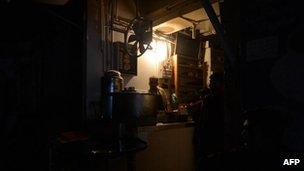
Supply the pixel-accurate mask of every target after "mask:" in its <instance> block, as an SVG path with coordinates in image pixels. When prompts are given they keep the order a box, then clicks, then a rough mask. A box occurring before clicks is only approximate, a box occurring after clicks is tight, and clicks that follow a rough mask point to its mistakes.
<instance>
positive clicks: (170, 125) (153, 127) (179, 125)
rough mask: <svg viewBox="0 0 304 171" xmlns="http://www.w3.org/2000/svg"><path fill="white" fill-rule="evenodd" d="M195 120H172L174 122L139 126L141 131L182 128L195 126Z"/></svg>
mask: <svg viewBox="0 0 304 171" xmlns="http://www.w3.org/2000/svg"><path fill="white" fill-rule="evenodd" d="M194 125H195V123H194V121H187V122H172V123H157V124H156V125H151V126H140V127H139V128H138V131H139V132H143V131H152V130H153V131H162V130H167V129H180V128H186V127H194Z"/></svg>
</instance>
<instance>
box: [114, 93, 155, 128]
mask: <svg viewBox="0 0 304 171" xmlns="http://www.w3.org/2000/svg"><path fill="white" fill-rule="evenodd" d="M112 96H113V119H114V120H115V121H118V122H122V123H129V122H137V121H138V119H139V117H140V116H141V115H154V114H155V115H156V112H157V108H158V100H157V96H156V95H153V94H150V93H143V92H137V91H135V90H125V91H122V92H117V93H112Z"/></svg>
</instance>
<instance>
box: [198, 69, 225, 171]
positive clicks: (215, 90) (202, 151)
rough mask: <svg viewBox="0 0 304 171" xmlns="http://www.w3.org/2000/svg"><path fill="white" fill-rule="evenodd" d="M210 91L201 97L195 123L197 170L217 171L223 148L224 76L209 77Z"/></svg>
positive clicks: (217, 74)
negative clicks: (199, 109) (199, 111)
mask: <svg viewBox="0 0 304 171" xmlns="http://www.w3.org/2000/svg"><path fill="white" fill-rule="evenodd" d="M209 87H210V91H209V93H208V94H207V95H205V96H204V97H203V100H202V105H201V113H200V115H199V117H198V121H197V130H196V132H197V136H198V138H197V141H198V142H197V147H198V150H197V152H198V154H197V157H198V162H199V163H198V164H199V166H198V167H199V170H206V169H207V170H218V169H220V168H215V167H219V166H220V164H219V162H220V160H219V155H218V154H220V153H221V152H222V151H223V146H224V143H223V142H224V76H223V74H221V73H214V74H212V75H211V76H210V85H209Z"/></svg>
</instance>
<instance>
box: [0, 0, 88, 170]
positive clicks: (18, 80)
mask: <svg viewBox="0 0 304 171" xmlns="http://www.w3.org/2000/svg"><path fill="white" fill-rule="evenodd" d="M83 9H84V8H83V6H82V3H81V1H71V3H69V4H66V5H65V6H63V7H56V6H49V5H43V4H31V3H30V2H23V3H20V2H19V1H12V2H10V3H1V4H0V16H1V18H0V21H1V29H0V87H1V90H0V91H1V98H0V102H1V104H0V105H1V109H0V122H1V123H0V127H1V129H0V130H1V139H2V141H1V143H2V144H3V145H1V151H2V153H1V155H3V156H2V157H1V158H2V159H5V160H4V161H3V162H1V164H3V165H1V167H8V168H9V169H17V168H25V167H26V166H29V167H31V168H32V169H33V170H35V169H37V170H46V168H47V164H48V153H47V152H48V150H47V143H48V141H47V140H48V138H49V137H50V136H51V135H54V134H55V133H58V132H61V131H66V130H77V129H80V128H81V126H82V120H83V116H84V85H85V84H84V82H83V81H84V80H85V75H84V69H85V65H84V61H85V58H84V41H83V40H84V36H83V35H84V34H83V33H84V21H83V13H84V11H83ZM3 151H4V153H3ZM9 169H8V170H9Z"/></svg>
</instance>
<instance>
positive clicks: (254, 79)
mask: <svg viewBox="0 0 304 171" xmlns="http://www.w3.org/2000/svg"><path fill="white" fill-rule="evenodd" d="M224 4H228V5H226V8H227V7H230V8H229V10H230V11H231V12H229V11H228V9H227V11H226V13H225V14H226V18H223V21H224V25H225V28H226V30H227V35H228V37H229V40H230V41H231V42H232V44H233V47H234V49H236V51H235V52H236V54H237V55H238V56H237V57H238V60H237V61H238V66H239V67H238V72H239V81H240V83H239V87H240V89H239V90H240V91H239V93H240V103H241V105H240V107H241V108H242V109H243V110H253V109H257V108H263V107H280V108H282V110H284V111H288V113H287V112H285V114H287V115H288V119H290V120H292V121H291V124H290V125H289V126H288V127H287V129H286V130H285V132H284V137H283V139H284V140H283V142H282V143H283V144H284V145H285V146H286V148H287V149H288V150H291V151H303V150H304V146H303V145H301V144H303V143H304V137H303V131H302V130H303V126H302V125H303V124H302V123H303V121H304V119H303V118H304V117H303V111H304V110H303V107H302V106H303V105H304V100H303V99H304V91H303V88H302V87H303V84H304V82H303V79H302V78H303V76H304V74H303V72H304V70H303V67H302V66H303V62H304V61H303V50H301V49H303V48H302V46H301V43H296V42H301V41H303V36H302V34H301V31H300V30H303V23H304V22H303V19H302V18H301V10H302V9H301V7H300V6H299V5H297V4H295V3H294V2H292V1H290V2H289V1H288V2H287V1H283V0H268V1H263V0H251V1H248V2H247V1H246V2H242V1H239V2H237V1H236V2H227V3H226V2H225V3H224ZM233 7H234V8H235V10H233ZM232 11H233V12H232ZM240 117H242V116H240ZM243 117H244V116H243ZM271 122H272V120H270V121H269V123H267V124H272V123H271Z"/></svg>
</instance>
